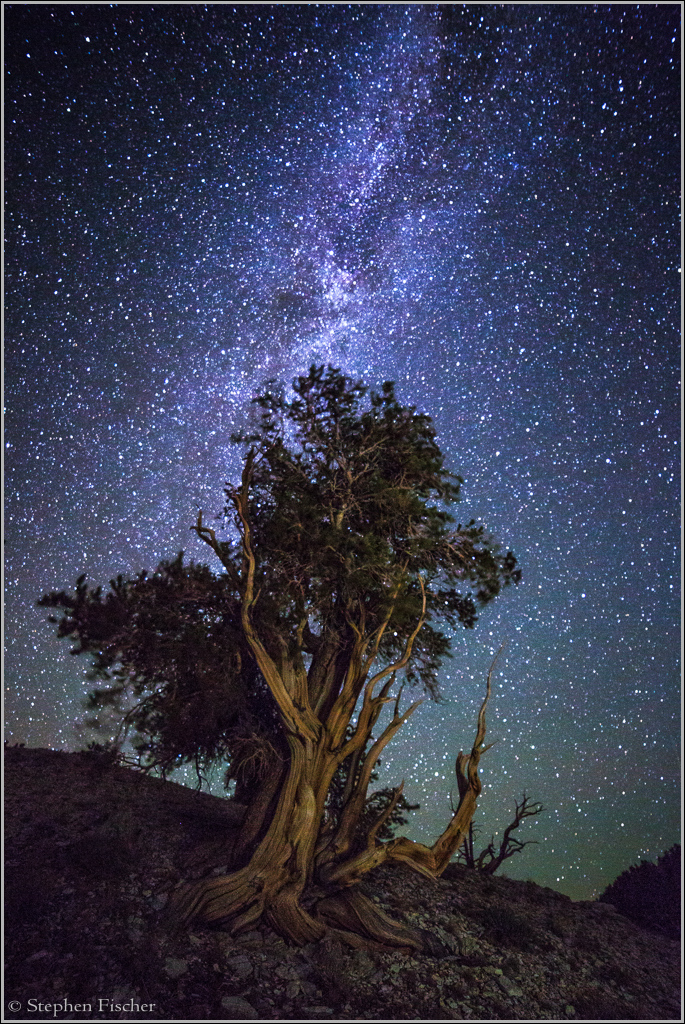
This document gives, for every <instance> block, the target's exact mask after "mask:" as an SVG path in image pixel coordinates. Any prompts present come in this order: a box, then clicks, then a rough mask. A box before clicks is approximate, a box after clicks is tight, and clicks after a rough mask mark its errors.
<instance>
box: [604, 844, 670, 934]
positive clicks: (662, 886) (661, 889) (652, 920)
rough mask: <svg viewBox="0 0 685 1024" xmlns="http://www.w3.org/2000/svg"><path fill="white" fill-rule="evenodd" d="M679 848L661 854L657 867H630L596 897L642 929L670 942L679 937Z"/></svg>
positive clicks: (649, 863) (646, 863)
mask: <svg viewBox="0 0 685 1024" xmlns="http://www.w3.org/2000/svg"><path fill="white" fill-rule="evenodd" d="M680 872H681V852H680V845H679V844H678V843H676V844H675V845H674V846H672V847H671V848H670V850H667V851H666V853H662V854H661V856H660V857H659V859H658V860H657V862H656V864H653V863H652V861H649V860H643V861H640V863H639V864H633V865H632V866H631V867H629V868H628V869H627V870H626V871H624V872H623V874H621V875H619V876H618V878H617V879H616V881H615V882H612V883H611V885H609V886H607V888H606V889H605V890H604V892H603V893H602V895H601V896H600V897H599V900H600V902H601V903H611V905H612V906H614V907H616V909H617V910H618V911H619V912H620V913H621V914H623V915H624V917H627V918H629V919H630V920H631V921H633V922H634V923H635V924H639V925H640V926H641V927H642V928H648V929H649V930H650V931H655V932H660V933H661V934H662V935H667V936H668V937H669V938H670V939H678V938H679V937H680Z"/></svg>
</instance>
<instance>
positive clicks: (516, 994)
mask: <svg viewBox="0 0 685 1024" xmlns="http://www.w3.org/2000/svg"><path fill="white" fill-rule="evenodd" d="M496 980H497V984H498V985H499V987H500V988H501V989H502V991H503V992H506V994H507V995H508V996H513V998H514V999H520V998H521V997H522V996H523V989H522V988H521V987H520V986H519V985H517V984H516V982H515V981H511V980H510V979H509V978H507V976H506V974H502V975H498V976H497V979H496Z"/></svg>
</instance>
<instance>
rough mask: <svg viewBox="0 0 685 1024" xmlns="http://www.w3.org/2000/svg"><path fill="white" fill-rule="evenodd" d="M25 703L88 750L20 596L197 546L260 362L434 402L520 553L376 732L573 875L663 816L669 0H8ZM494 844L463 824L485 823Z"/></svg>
mask: <svg viewBox="0 0 685 1024" xmlns="http://www.w3.org/2000/svg"><path fill="white" fill-rule="evenodd" d="M4 15H5V23H4V27H5V47H6V51H5V57H6V77H5V90H6V93H5V100H6V105H5V133H6V143H5V144H6V152H5V158H6V163H5V175H6V214H5V227H6V249H5V275H6V276H5V288H6V315H5V401H6V414H5V503H6V504H5V509H6V511H5V534H6V544H7V549H6V562H5V582H6V620H5V625H6V663H5V669H6V681H7V689H6V703H5V709H6V715H7V723H8V724H7V730H6V736H7V739H8V741H9V742H24V743H26V744H27V745H30V746H51V747H57V748H66V749H77V748H78V746H79V745H80V743H81V740H80V738H79V736H78V734H77V732H76V731H75V727H74V723H75V722H76V721H77V720H78V719H79V717H80V716H81V715H82V710H81V706H80V701H81V700H82V698H83V696H84V694H85V693H86V692H87V690H88V688H89V686H88V683H87V681H86V680H85V669H86V666H85V665H84V664H82V663H81V662H80V661H77V660H75V659H73V658H70V656H69V654H68V649H67V648H66V647H65V645H64V644H60V643H59V642H58V641H57V640H56V638H55V637H54V631H53V630H52V628H51V627H49V626H48V625H47V624H46V623H45V618H46V616H45V613H44V612H43V611H41V610H39V609H36V607H35V602H36V600H37V598H38V597H39V596H40V595H41V594H42V593H43V592H44V591H46V590H50V589H54V588H57V589H62V588H64V587H73V585H74V583H75V580H76V578H77V576H78V575H79V574H81V573H82V572H87V573H88V577H89V579H90V580H91V582H98V583H103V584H106V583H107V581H108V580H109V579H110V578H111V577H112V576H113V575H115V574H117V573H119V572H122V573H124V574H133V573H135V572H136V571H137V570H138V569H140V568H143V567H146V568H154V567H155V566H156V565H157V563H158V561H159V560H160V559H161V558H165V557H170V556H173V555H174V554H175V553H176V552H178V551H179V550H181V549H184V550H185V551H186V552H187V553H188V555H189V556H190V557H195V558H199V559H201V560H202V561H207V548H206V547H205V546H204V545H202V544H201V543H200V542H199V541H198V540H197V539H196V538H195V537H194V535H193V534H192V533H191V531H190V526H191V524H192V523H193V522H194V520H195V517H196V514H197V509H198V507H202V508H203V509H205V514H206V516H209V515H211V514H213V513H214V512H218V511H220V509H221V508H222V505H223V483H224V481H225V480H227V479H231V478H235V475H236V473H237V472H238V469H239V463H238V461H237V457H238V453H237V451H236V450H234V447H233V446H232V445H231V444H230V442H229V434H230V433H231V431H232V430H235V429H236V428H238V427H239V426H240V425H241V423H242V422H243V417H244V415H245V410H246V407H247V405H248V403H249V400H250V398H251V397H253V396H254V394H255V393H256V392H257V391H258V390H259V388H260V387H261V385H262V384H263V383H264V381H265V380H266V379H268V378H273V377H276V378H279V379H281V380H282V381H284V382H289V381H291V380H292V378H293V377H294V376H295V375H297V374H300V373H303V372H306V370H307V369H308V367H309V366H310V364H311V363H313V362H316V363H330V364H332V365H334V366H336V367H339V368H340V369H341V370H342V371H343V372H345V373H347V374H348V375H351V376H353V377H355V378H361V379H363V380H364V382H365V383H366V384H368V385H370V386H372V387H377V386H379V385H380V383H381V382H382V381H384V380H388V379H390V380H394V381H396V383H397V389H398V395H399V397H400V399H401V400H402V401H403V402H405V403H407V404H414V405H416V406H417V407H418V408H419V409H420V410H421V411H425V412H427V413H428V414H430V415H431V416H432V417H433V420H434V423H435V426H436V429H437V432H438V441H439V443H440V446H441V448H442V449H443V451H444V452H445V454H446V458H447V464H448V466H449V468H451V469H452V470H453V471H455V472H459V473H461V475H462V476H463V477H464V478H465V481H466V483H465V486H464V488H463V501H462V505H461V506H460V507H459V509H458V513H459V518H460V520H461V521H462V522H463V521H465V520H467V519H468V518H470V517H471V516H473V517H474V518H476V519H478V520H479V521H481V522H483V523H485V524H486V526H487V527H488V528H489V529H490V530H492V531H493V533H495V534H496V535H497V536H498V537H499V538H500V539H501V540H502V542H503V544H504V545H506V547H508V548H511V549H512V550H513V551H514V552H515V554H516V555H517V557H518V559H519V564H520V566H521V568H522V570H523V583H522V584H521V586H520V587H518V588H517V589H515V590H514V589H510V590H509V591H507V592H506V593H505V594H504V595H503V596H502V597H500V598H499V599H498V600H497V601H495V602H494V603H493V604H492V605H491V606H490V607H489V608H488V609H487V610H486V611H485V613H484V614H483V615H482V617H481V619H480V621H479V623H478V625H477V627H476V629H475V630H474V631H468V632H466V631H463V630H462V631H461V633H460V634H458V635H457V636H456V637H455V640H454V658H453V659H452V660H451V661H449V662H447V663H446V665H445V667H444V669H443V670H442V672H441V684H442V689H443V693H444V696H445V703H444V704H441V705H436V704H424V705H423V706H422V707H421V708H420V709H419V710H418V712H417V713H416V714H415V715H414V717H413V718H412V719H411V720H410V722H409V723H408V724H407V725H406V726H405V728H404V730H403V734H401V735H400V736H399V737H398V738H397V739H396V740H395V741H394V744H393V745H391V746H390V747H388V748H386V754H385V756H384V758H383V763H382V766H381V781H382V784H384V785H390V784H396V783H397V782H398V781H399V780H400V779H401V778H403V777H404V778H405V779H406V785H405V793H406V795H407V796H408V797H409V799H411V800H413V801H420V802H421V805H422V806H421V810H420V811H419V812H417V813H416V814H414V815H413V816H412V822H411V824H410V825H409V826H407V834H409V835H410V836H412V837H413V838H417V839H423V840H430V841H432V839H431V837H435V836H436V835H437V834H438V833H439V831H441V828H442V826H443V825H444V823H446V820H447V818H448V815H449V792H450V789H453V790H454V791H455V792H456V786H455V780H454V774H453V765H454V757H455V755H456V753H457V752H458V750H459V749H460V748H462V747H467V748H470V745H471V743H472V740H473V734H474V728H475V716H476V713H477V708H478V706H479V704H480V701H481V699H482V696H483V692H484V685H485V677H486V674H487V669H488V666H489V664H490V662H491V659H492V656H493V653H494V651H495V650H496V649H497V648H498V647H499V645H500V644H501V643H502V642H503V641H505V640H506V641H507V646H506V648H505V651H504V652H503V654H502V656H501V658H500V661H499V662H498V665H497V668H496V670H495V673H494V676H493V682H494V684H495V692H494V694H493V698H492V701H491V704H490V708H489V718H488V737H487V739H488V741H490V740H493V739H494V740H496V741H497V742H496V744H495V746H494V747H493V748H492V749H491V750H490V751H489V752H488V753H487V754H486V755H485V756H484V758H483V761H482V769H483V771H482V778H483V783H484V792H483V797H482V799H481V803H480V807H479V810H478V812H477V817H476V821H475V824H476V826H477V827H478V828H480V829H482V833H481V840H482V841H483V843H484V844H485V843H487V841H488V840H489V839H490V836H491V834H492V833H493V832H496V831H499V832H500V833H501V831H502V829H503V828H504V826H506V824H507V823H508V822H509V821H510V820H511V818H512V812H513V808H514V801H515V799H516V798H520V796H521V793H522V791H523V790H525V791H526V793H527V794H528V795H529V796H530V797H531V799H533V800H536V801H540V802H542V804H543V805H544V807H545V812H544V813H543V814H542V815H540V816H539V817H537V818H533V819H529V820H528V821H527V822H525V823H524V824H523V825H522V826H521V828H520V829H519V833H518V834H519V838H520V839H521V840H526V839H530V840H533V839H534V840H536V841H537V843H538V845H534V846H529V847H527V848H526V850H525V851H524V852H523V853H522V854H521V855H520V856H519V857H517V858H514V859H512V860H510V861H508V862H507V866H506V867H505V873H507V874H509V875H510V876H512V877H518V878H533V879H535V880H536V881H537V882H539V883H540V884H543V885H549V886H551V887H553V888H555V889H558V890H560V891H562V892H566V893H568V894H569V895H571V896H572V897H573V898H577V899H587V898H591V897H592V896H593V895H596V894H598V893H599V892H601V891H602V889H603V888H604V887H605V886H606V885H607V884H608V883H609V882H611V881H612V880H613V879H614V878H615V877H616V876H617V874H619V873H620V872H621V871H622V870H624V869H625V868H627V867H628V866H629V865H630V864H632V863H634V862H636V861H637V860H638V859H639V858H641V857H644V858H648V859H655V858H656V857H657V856H658V855H659V854H660V853H661V852H662V851H663V850H665V849H667V848H668V847H670V846H671V845H672V844H673V843H674V842H677V841H679V825H680V796H679V751H680V739H679V723H680V696H679V684H680V667H679V635H680V629H679V576H678V566H679V552H678V541H679V530H678V525H679V509H678V506H679V487H678V477H679V468H678V454H679V422H680V418H679V393H678V381H679V364H680V334H679V316H680V314H679V297H680V274H679V268H678V262H679V227H678V223H677V214H678V208H679V167H680V156H679V131H678V129H679V123H680V122H679V118H680V109H679V107H680V102H679V101H680V5H679V4H669V3H664V4H651V5H637V4H596V5H591V4H555V5H553V4H550V5H547V4H508V5H507V4H382V5H381V4H366V5H361V4H274V5H271V4H236V5H234V6H231V5H227V4H214V5H212V4H209V5H200V4H115V5H108V4H72V5H69V4H54V5H51V4H30V3H29V4H7V5H5V7H4ZM476 848H478V840H477V841H476Z"/></svg>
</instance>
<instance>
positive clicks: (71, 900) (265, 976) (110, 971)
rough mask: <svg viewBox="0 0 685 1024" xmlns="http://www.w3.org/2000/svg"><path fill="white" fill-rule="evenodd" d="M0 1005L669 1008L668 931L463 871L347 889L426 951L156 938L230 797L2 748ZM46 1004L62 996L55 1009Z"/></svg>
mask: <svg viewBox="0 0 685 1024" xmlns="http://www.w3.org/2000/svg"><path fill="white" fill-rule="evenodd" d="M5 802H6V820H5V852H6V898H5V912H6V939H7V942H6V945H7V950H6V971H5V1015H6V1016H5V1019H9V1020H31V1021H35V1020H48V1019H50V1020H148V1021H152V1020H160V1021H165V1020H188V1021H189V1020H199V1021H202V1020H296V1021H303V1020H323V1021H328V1020H331V1021H335V1020H425V1021H432V1020H479V1021H492V1020H590V1021H604V1020H660V1021H670V1020H680V1019H681V1015H680V944H679V943H677V942H675V941H673V940H670V939H668V938H665V937H663V936H661V935H658V934H655V933H653V932H649V931H645V930H644V929H641V928H639V927H637V926H636V925H633V924H631V922H630V921H628V920H627V919H626V918H624V917H622V916H621V915H619V914H618V913H617V912H616V911H615V910H614V909H613V908H612V907H611V906H609V905H607V904H600V903H589V902H582V903H574V902H572V901H571V900H570V899H568V897H566V896H562V895H561V894H560V893H557V892H554V891H553V890H551V889H543V888H541V887H540V886H537V885H535V884H534V883H532V882H518V881H513V880H511V879H507V878H505V877H501V878H500V877H497V876H495V877H488V876H481V875H478V874H477V873H476V872H469V871H467V870H466V869H463V868H450V869H448V870H449V872H450V875H449V877H448V878H443V879H440V880H439V881H437V882H431V881H428V880H426V879H423V878H420V877H418V876H416V875H414V874H413V873H411V872H410V871H408V870H405V869H403V868H395V867H387V868H386V867H384V868H380V869H378V870H377V871H376V872H375V873H374V874H373V875H372V876H370V877H369V878H368V881H366V882H365V883H364V884H363V886H362V888H363V889H364V891H365V892H366V893H367V894H368V895H370V896H371V898H372V899H374V900H375V901H376V903H377V904H378V905H379V906H380V907H381V908H383V909H384V910H386V911H387V912H388V913H390V914H391V916H393V917H395V918H399V919H402V920H405V921H407V922H410V923H412V924H415V925H418V926H419V927H421V928H424V929H427V930H429V931H430V932H431V933H432V934H433V935H434V936H435V937H436V938H437V939H438V940H439V946H438V947H436V948H440V947H441V948H440V952H441V955H440V956H428V955H423V954H421V955H419V954H415V953H407V952H401V951H398V950H391V949H382V948H375V949H370V950H362V949H356V950H355V949H351V948H348V947H347V946H343V945H341V944H340V943H339V942H337V941H331V940H328V939H324V941H322V942H320V943H318V944H315V945H311V946H306V947H304V948H302V949H296V948H291V947H289V946H287V945H286V944H285V943H284V942H283V940H282V939H280V938H278V936H276V935H275V934H274V933H273V932H271V931H270V930H269V929H266V928H265V929H260V930H258V931H253V932H249V933H248V934H246V935H243V936H241V937H239V938H237V939H233V938H231V936H230V935H228V934H227V933H225V932H222V931H206V930H202V929H199V928H198V929H196V930H192V931H190V932H189V933H184V934H181V935H172V934H170V933H169V932H168V931H167V930H166V929H165V928H164V926H163V923H162V914H161V912H162V911H163V909H164V906H165V904H166V902H167V899H168V894H169V892H170V891H171V890H172V889H173V888H174V887H175V886H176V885H177V884H178V883H179V882H180V881H181V880H182V879H188V878H192V877H200V876H201V875H203V874H206V873H211V872H212V871H214V872H217V873H221V870H222V864H221V851H222V848H225V844H226V842H227V840H228V841H230V835H231V831H232V830H233V829H235V826H236V822H237V820H238V818H239V814H240V812H239V810H238V809H236V808H235V807H234V806H233V805H232V804H231V803H230V802H229V801H227V800H221V799H218V798H216V797H212V796H209V795H206V794H201V793H196V792H193V791H192V790H190V789H187V788H185V787H183V786H178V785H176V784H175V783H171V782H163V781H161V780H158V779H152V778H148V777H146V776H144V775H141V774H140V773H138V772H135V771H132V770H131V769H127V768H122V767H118V766H114V767H113V766H111V765H109V766H108V765H107V764H106V763H103V762H102V761H99V760H98V759H97V758H96V757H94V756H93V755H90V754H67V753H63V752H58V751H49V750H36V749H28V748H17V747H10V748H6V750H5ZM59 1004H61V1005H62V1008H61V1009H60V1005H59Z"/></svg>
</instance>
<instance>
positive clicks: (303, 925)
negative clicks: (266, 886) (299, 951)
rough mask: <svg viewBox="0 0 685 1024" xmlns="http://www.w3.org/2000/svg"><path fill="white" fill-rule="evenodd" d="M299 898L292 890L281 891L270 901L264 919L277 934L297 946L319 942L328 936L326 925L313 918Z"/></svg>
mask: <svg viewBox="0 0 685 1024" xmlns="http://www.w3.org/2000/svg"><path fill="white" fill-rule="evenodd" d="M297 897H298V894H297V892H293V890H292V889H281V891H280V892H279V893H277V894H276V896H275V897H273V898H272V899H270V900H269V903H268V906H267V908H266V911H265V913H264V918H265V920H266V922H267V924H269V925H270V926H271V928H273V930H274V931H275V932H277V933H278V934H279V935H281V936H282V937H283V938H284V939H287V940H288V941H289V942H293V943H294V944H295V945H296V946H305V945H306V944H307V943H308V942H318V941H319V939H322V938H323V937H324V935H325V934H326V925H325V924H324V923H323V921H320V920H317V919H316V918H314V917H312V915H311V914H309V913H308V912H307V911H306V910H305V909H304V907H303V906H302V905H301V904H300V903H299V901H298V898H297Z"/></svg>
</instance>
